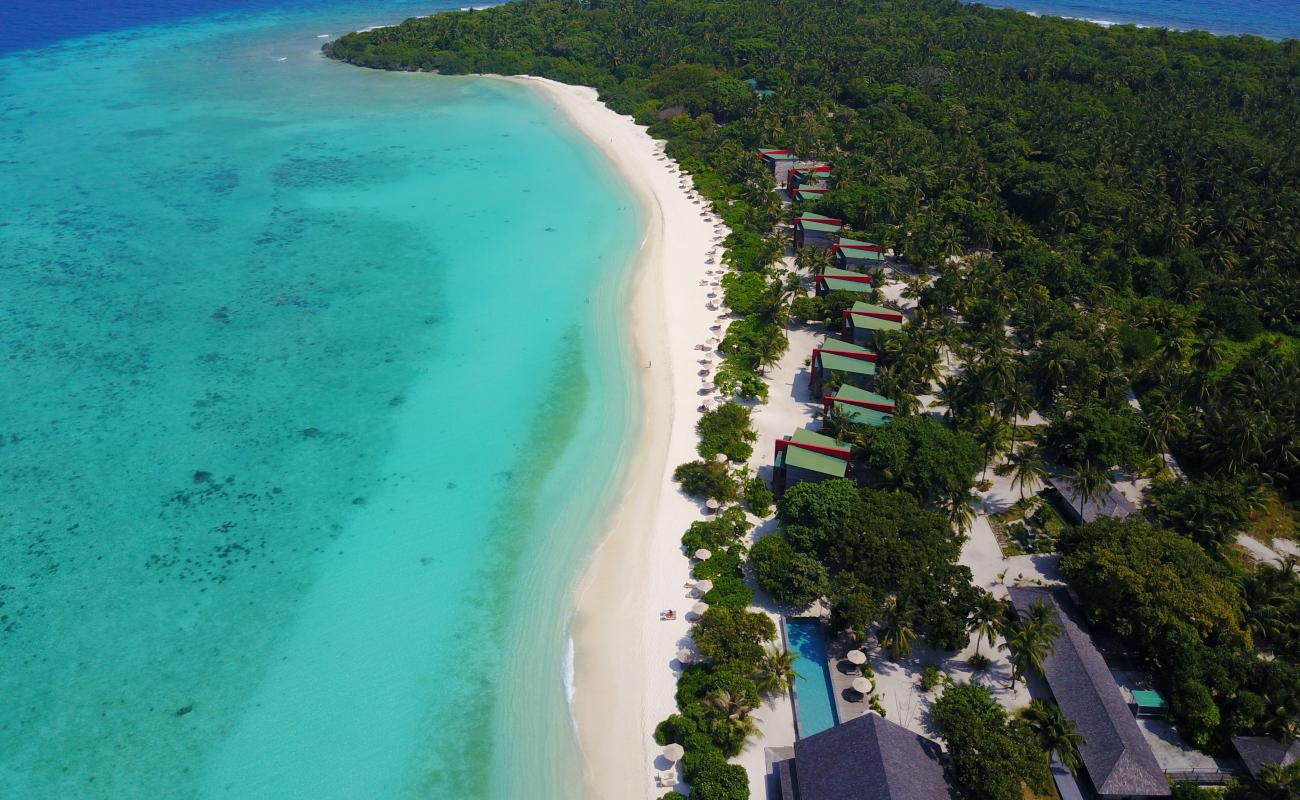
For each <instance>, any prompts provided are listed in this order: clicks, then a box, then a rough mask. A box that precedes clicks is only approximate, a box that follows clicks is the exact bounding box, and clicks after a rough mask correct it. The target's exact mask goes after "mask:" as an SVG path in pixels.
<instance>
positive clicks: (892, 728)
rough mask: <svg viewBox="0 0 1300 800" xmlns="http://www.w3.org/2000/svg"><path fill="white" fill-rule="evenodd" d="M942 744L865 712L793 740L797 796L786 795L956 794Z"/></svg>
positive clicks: (824, 799) (898, 799) (879, 798)
mask: <svg viewBox="0 0 1300 800" xmlns="http://www.w3.org/2000/svg"><path fill="white" fill-rule="evenodd" d="M942 752H943V751H942V749H941V748H940V747H939V745H938V744H937V743H935V742H932V741H930V740H929V739H927V738H925V737H924V736H920V735H918V734H915V733H912V732H911V731H909V730H908V729H906V728H904V727H902V726H901V725H897V724H895V723H893V722H890V721H888V720H886V719H885V718H884V717H881V716H879V715H878V714H866V715H865V716H861V717H858V718H857V719H852V720H849V721H848V722H845V723H844V724H842V725H837V726H835V727H834V728H830V729H829V730H825V731H822V732H821V733H818V734H814V735H812V736H809V737H808V738H807V739H800V740H799V741H797V742H795V743H794V761H795V765H794V778H795V781H794V783H795V788H796V791H795V796H794V797H793V798H791V797H786V798H784V800H796V799H797V800H918V798H925V800H943V798H951V797H953V796H954V795H953V792H952V788H951V786H950V785H949V783H948V779H947V777H946V776H945V775H944V770H943V762H942V761H941V760H940V758H941V755H942Z"/></svg>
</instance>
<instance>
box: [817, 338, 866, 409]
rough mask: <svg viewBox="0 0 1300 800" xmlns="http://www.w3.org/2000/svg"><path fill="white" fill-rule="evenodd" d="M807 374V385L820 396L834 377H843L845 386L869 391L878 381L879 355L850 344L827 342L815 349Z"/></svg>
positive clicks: (829, 340) (831, 340)
mask: <svg viewBox="0 0 1300 800" xmlns="http://www.w3.org/2000/svg"><path fill="white" fill-rule="evenodd" d="M808 372H809V375H808V385H809V387H811V388H812V391H813V393H814V394H815V395H818V396H820V395H821V394H822V389H823V387H825V386H829V385H830V384H831V382H832V378H833V377H834V376H835V375H839V376H841V377H842V378H843V383H850V384H853V385H854V386H857V387H858V388H860V389H869V388H871V384H872V383H873V382H874V380H875V377H876V354H875V353H873V352H872V351H870V350H868V349H867V348H865V347H859V346H858V345H856V344H852V343H850V342H837V341H835V340H834V339H827V340H826V341H824V342H822V343H821V344H820V345H819V346H817V347H814V348H813V351H812V360H811V362H810V364H809V370H808Z"/></svg>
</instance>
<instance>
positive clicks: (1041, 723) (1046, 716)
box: [1020, 700, 1088, 775]
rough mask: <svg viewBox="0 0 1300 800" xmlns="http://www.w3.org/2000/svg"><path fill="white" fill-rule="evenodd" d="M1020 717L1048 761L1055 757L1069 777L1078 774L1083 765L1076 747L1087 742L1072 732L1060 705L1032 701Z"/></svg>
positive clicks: (1072, 721) (1073, 726) (1070, 723)
mask: <svg viewBox="0 0 1300 800" xmlns="http://www.w3.org/2000/svg"><path fill="white" fill-rule="evenodd" d="M1020 718H1021V719H1022V720H1024V721H1025V724H1026V725H1028V726H1029V730H1031V731H1033V732H1034V735H1036V736H1037V737H1038V742H1039V744H1040V745H1042V748H1043V752H1045V753H1046V754H1047V757H1048V760H1049V761H1050V760H1051V757H1052V755H1053V754H1055V755H1056V757H1057V758H1059V759H1060V760H1061V763H1062V764H1064V765H1065V768H1066V769H1068V770H1070V774H1071V775H1078V774H1079V767H1081V766H1082V765H1083V759H1082V758H1081V757H1080V756H1079V748H1080V747H1082V746H1084V745H1085V744H1087V743H1088V741H1087V740H1086V739H1084V738H1083V736H1081V735H1080V734H1079V732H1078V731H1077V730H1076V728H1075V724H1074V720H1072V719H1067V718H1066V716H1065V714H1064V713H1063V712H1062V711H1061V707H1060V706H1058V705H1057V704H1056V703H1052V702H1048V701H1046V700H1034V701H1032V702H1030V704H1029V707H1028V708H1026V709H1024V710H1023V711H1021V712H1020Z"/></svg>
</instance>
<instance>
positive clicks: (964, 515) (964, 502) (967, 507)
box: [946, 492, 978, 533]
mask: <svg viewBox="0 0 1300 800" xmlns="http://www.w3.org/2000/svg"><path fill="white" fill-rule="evenodd" d="M975 499H977V498H976V497H975V496H974V495H972V494H970V493H969V492H957V493H955V494H953V495H952V496H951V497H949V498H948V499H947V504H946V505H947V511H948V522H950V523H952V525H953V526H955V527H956V528H957V530H959V531H961V532H963V533H965V532H966V531H968V530H970V526H971V525H972V524H973V523H974V522H975V517H976V516H978V512H977V511H976V510H975V505H974V504H973V503H972V502H971V501H972V500H975Z"/></svg>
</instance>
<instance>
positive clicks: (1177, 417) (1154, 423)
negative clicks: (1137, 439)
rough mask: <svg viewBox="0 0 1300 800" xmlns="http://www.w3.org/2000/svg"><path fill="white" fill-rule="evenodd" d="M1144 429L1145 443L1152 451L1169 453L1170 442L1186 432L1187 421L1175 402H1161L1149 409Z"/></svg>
mask: <svg viewBox="0 0 1300 800" xmlns="http://www.w3.org/2000/svg"><path fill="white" fill-rule="evenodd" d="M1142 429H1143V438H1144V440H1145V444H1146V446H1147V448H1148V449H1149V450H1150V451H1151V452H1153V453H1157V454H1160V453H1167V452H1169V444H1170V442H1171V441H1173V440H1174V439H1178V438H1181V437H1182V435H1183V434H1184V433H1185V432H1186V430H1187V421H1186V419H1184V417H1183V415H1182V414H1181V413H1180V412H1179V410H1178V409H1177V408H1176V407H1175V406H1174V404H1173V403H1170V402H1161V403H1157V404H1155V405H1153V406H1152V407H1151V408H1150V409H1149V410H1148V411H1147V413H1146V420H1145V424H1144V425H1143V426H1142Z"/></svg>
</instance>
